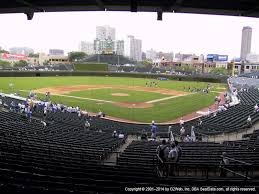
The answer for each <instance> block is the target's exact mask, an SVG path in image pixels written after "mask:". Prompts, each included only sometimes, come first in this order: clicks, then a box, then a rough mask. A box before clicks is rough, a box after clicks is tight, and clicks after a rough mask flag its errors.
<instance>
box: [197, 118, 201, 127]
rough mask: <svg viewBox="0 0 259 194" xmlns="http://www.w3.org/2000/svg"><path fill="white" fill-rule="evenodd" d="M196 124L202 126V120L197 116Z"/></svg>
mask: <svg viewBox="0 0 259 194" xmlns="http://www.w3.org/2000/svg"><path fill="white" fill-rule="evenodd" d="M198 126H200V127H201V126H202V120H201V118H199V121H198Z"/></svg>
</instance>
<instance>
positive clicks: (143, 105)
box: [114, 102, 153, 108]
mask: <svg viewBox="0 0 259 194" xmlns="http://www.w3.org/2000/svg"><path fill="white" fill-rule="evenodd" d="M114 104H115V105H116V106H120V107H126V108H150V107H152V106H153V104H151V103H145V102H117V103H114Z"/></svg>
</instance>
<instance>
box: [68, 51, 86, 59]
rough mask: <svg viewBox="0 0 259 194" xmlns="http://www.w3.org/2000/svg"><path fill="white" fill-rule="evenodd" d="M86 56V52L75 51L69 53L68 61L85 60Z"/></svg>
mask: <svg viewBox="0 0 259 194" xmlns="http://www.w3.org/2000/svg"><path fill="white" fill-rule="evenodd" d="M86 56H87V54H86V53H84V52H77V51H73V52H70V53H68V60H69V61H70V62H75V61H79V60H82V59H84V58H85V57H86Z"/></svg>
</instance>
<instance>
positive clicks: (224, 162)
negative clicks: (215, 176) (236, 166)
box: [219, 152, 229, 177]
mask: <svg viewBox="0 0 259 194" xmlns="http://www.w3.org/2000/svg"><path fill="white" fill-rule="evenodd" d="M226 155H227V153H226V152H223V153H222V160H221V161H220V175H219V176H221V177H226V176H227V171H226V170H225V169H222V167H223V168H224V167H225V165H229V159H227V158H226Z"/></svg>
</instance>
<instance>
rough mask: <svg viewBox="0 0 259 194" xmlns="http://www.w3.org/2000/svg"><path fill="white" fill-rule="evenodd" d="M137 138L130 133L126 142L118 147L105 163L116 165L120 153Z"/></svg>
mask: <svg viewBox="0 0 259 194" xmlns="http://www.w3.org/2000/svg"><path fill="white" fill-rule="evenodd" d="M134 140H136V137H135V136H133V135H128V136H127V139H126V140H125V143H124V144H122V145H121V147H119V148H117V149H116V150H115V151H113V153H111V154H110V156H109V157H107V159H105V160H104V161H103V164H104V165H116V164H117V159H118V156H119V154H120V153H123V152H124V150H125V149H127V147H128V146H129V145H130V144H131V142H132V141H134Z"/></svg>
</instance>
